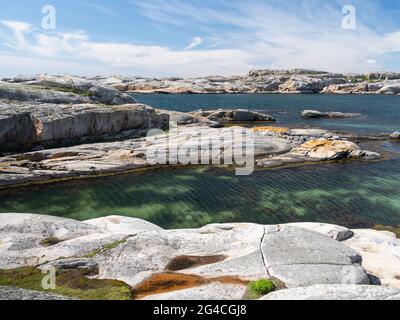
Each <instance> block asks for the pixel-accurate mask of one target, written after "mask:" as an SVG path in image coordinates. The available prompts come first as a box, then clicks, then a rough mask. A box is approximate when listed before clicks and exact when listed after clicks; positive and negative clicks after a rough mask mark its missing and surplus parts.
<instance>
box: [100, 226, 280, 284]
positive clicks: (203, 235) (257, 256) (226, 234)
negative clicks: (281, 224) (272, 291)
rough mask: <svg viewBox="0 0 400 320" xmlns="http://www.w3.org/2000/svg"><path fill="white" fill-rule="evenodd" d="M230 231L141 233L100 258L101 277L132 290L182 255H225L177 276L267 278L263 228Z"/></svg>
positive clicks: (201, 230)
mask: <svg viewBox="0 0 400 320" xmlns="http://www.w3.org/2000/svg"><path fill="white" fill-rule="evenodd" d="M233 227H234V228H233V229H231V230H225V231H224V230H221V229H219V228H214V227H204V228H201V229H195V230H169V231H158V232H154V231H153V232H144V233H140V234H138V235H136V236H135V237H132V238H130V239H128V240H127V241H126V242H125V243H123V244H121V245H120V246H119V247H118V248H116V249H114V250H111V251H109V252H107V253H105V254H103V255H100V256H99V260H98V261H99V271H100V277H101V278H102V279H118V280H121V281H124V282H126V283H128V284H130V285H132V286H134V285H137V284H139V283H140V282H142V281H143V280H144V279H146V278H148V277H149V276H150V275H151V274H154V273H160V272H163V271H165V268H166V266H167V265H168V263H169V262H170V261H171V260H172V259H173V258H175V257H178V256H182V255H189V256H215V255H224V256H226V257H227V258H226V259H225V260H223V261H221V262H218V263H214V264H210V265H205V266H199V267H194V268H189V269H184V270H180V271H179V272H180V273H187V274H194V275H199V276H203V277H218V276H238V277H240V278H242V279H249V280H253V279H260V278H261V279H262V278H265V277H268V273H267V270H266V268H265V265H264V263H263V259H262V255H261V252H260V243H261V239H262V237H263V235H264V232H265V231H264V230H265V228H264V227H263V226H260V225H254V224H233ZM270 228H271V229H275V227H272V226H271V227H270Z"/></svg>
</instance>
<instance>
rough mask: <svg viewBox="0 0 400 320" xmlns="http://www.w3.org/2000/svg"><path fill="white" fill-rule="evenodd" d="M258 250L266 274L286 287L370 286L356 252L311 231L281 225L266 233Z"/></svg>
mask: <svg viewBox="0 0 400 320" xmlns="http://www.w3.org/2000/svg"><path fill="white" fill-rule="evenodd" d="M261 250H262V252H263V257H264V262H265V265H266V266H267V268H268V272H269V274H270V275H271V276H273V277H275V278H277V279H279V280H281V281H282V282H283V283H285V285H286V286H287V287H288V288H292V287H304V286H310V285H314V284H346V283H348V284H369V283H370V281H369V278H368V276H367V274H366V273H365V271H364V270H363V268H362V267H361V262H362V259H361V256H360V255H359V254H358V253H357V252H356V251H354V250H352V249H350V248H348V247H347V246H345V245H343V244H341V243H340V242H337V241H335V240H332V239H329V238H328V237H326V236H324V235H321V234H320V233H317V232H314V231H310V230H307V229H302V228H297V227H290V226H283V227H281V228H279V230H278V232H271V233H266V235H265V237H264V238H263V241H262V243H261Z"/></svg>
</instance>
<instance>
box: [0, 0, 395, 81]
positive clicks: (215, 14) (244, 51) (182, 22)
mask: <svg viewBox="0 0 400 320" xmlns="http://www.w3.org/2000/svg"><path fill="white" fill-rule="evenodd" d="M216 1H217V0H216ZM355 1H356V0H355ZM275 2H276V3H275ZM218 3H219V4H222V5H223V6H224V7H223V10H222V9H221V8H216V7H213V6H206V5H203V6H201V5H200V2H199V3H197V1H196V0H193V2H187V1H181V0H168V1H167V0H148V1H138V2H137V4H136V6H137V7H139V8H140V10H139V12H141V13H142V14H143V15H145V16H146V17H148V18H150V19H152V20H155V21H157V22H158V23H162V24H165V25H167V26H169V27H171V26H172V28H177V27H179V28H187V29H188V30H191V29H190V28H191V27H195V28H196V32H202V34H203V33H204V37H203V38H201V37H194V38H193V39H192V41H191V43H190V44H189V45H188V46H187V47H186V48H185V49H183V50H175V49H171V48H170V47H168V46H161V45H159V46H158V45H153V46H151V45H140V44H131V43H120V42H99V41H94V40H92V39H91V37H90V36H89V35H88V34H87V33H85V32H84V31H73V32H68V33H60V32H53V33H48V32H46V33H45V32H42V31H41V30H40V29H37V28H35V27H34V26H31V25H29V24H27V23H24V22H18V21H2V22H1V25H2V26H3V27H7V28H8V29H9V31H11V33H12V37H11V39H10V37H9V38H7V39H6V40H7V41H6V43H7V44H8V46H10V47H12V48H13V49H14V50H15V52H16V53H17V54H19V55H22V56H27V55H30V57H31V58H35V59H37V61H41V62H42V61H45V59H44V58H47V59H50V60H51V61H65V63H66V64H68V63H74V68H72V69H71V72H75V73H80V72H82V73H84V72H83V70H84V71H85V72H87V70H88V69H87V68H81V67H79V66H82V65H84V64H90V65H91V66H96V67H93V68H91V69H90V70H103V71H105V70H111V73H122V74H130V75H143V76H203V75H212V74H220V75H232V74H243V73H246V72H247V71H248V69H249V66H252V67H253V68H268V67H270V68H272V67H273V68H282V69H287V68H313V69H320V70H327V71H334V72H365V71H373V70H377V69H379V70H383V69H385V66H386V65H385V61H386V60H385V59H387V60H388V61H390V60H391V59H392V60H393V54H394V55H399V53H400V31H397V30H392V31H390V32H389V31H386V32H382V31H381V32H378V31H377V30H376V29H372V28H371V27H368V26H367V24H365V23H363V20H362V19H358V27H357V30H343V29H342V28H341V19H342V15H341V10H338V8H335V7H332V6H329V5H326V3H325V4H322V2H321V1H314V0H310V1H307V3H304V2H298V3H297V4H296V5H294V4H293V3H295V2H293V3H291V5H289V4H288V3H286V2H279V1H278V0H270V1H269V2H265V1H257V0H252V1H251V5H249V3H250V0H243V1H223V0H219V1H218ZM371 11H373V10H371ZM202 26H203V27H204V29H203V30H200V29H201V27H202ZM221 26H223V28H220V27H221ZM0 36H1V34H0ZM222 39H223V42H222ZM3 40H5V39H4V38H3ZM4 42H5V41H3V43H4ZM200 45H202V46H203V47H204V48H203V47H202V50H194V49H196V48H198V46H200ZM217 47H218V48H217ZM371 57H373V58H374V59H372V58H371ZM50 60H49V61H50ZM21 61H22V60H21ZM61 63H62V62H61ZM26 67H27V68H28V67H29V68H31V69H32V68H36V69H37V70H36V72H47V70H48V69H50V68H49V66H48V65H47V64H46V63H37V64H36V65H34V66H31V65H29V66H28V65H27V66H26ZM396 67H397V68H398V66H396ZM93 72H94V71H93ZM96 72H97V71H96Z"/></svg>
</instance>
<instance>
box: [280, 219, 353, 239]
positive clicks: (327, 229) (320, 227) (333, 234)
mask: <svg viewBox="0 0 400 320" xmlns="http://www.w3.org/2000/svg"><path fill="white" fill-rule="evenodd" d="M286 225H287V226H293V227H299V228H303V229H308V230H312V231H315V232H318V233H321V234H323V235H326V236H328V237H329V238H332V239H333V240H337V241H344V240H348V239H350V238H351V237H353V235H354V232H353V231H352V230H350V229H347V228H345V227H340V226H336V225H333V224H328V223H315V222H297V223H288V224H286Z"/></svg>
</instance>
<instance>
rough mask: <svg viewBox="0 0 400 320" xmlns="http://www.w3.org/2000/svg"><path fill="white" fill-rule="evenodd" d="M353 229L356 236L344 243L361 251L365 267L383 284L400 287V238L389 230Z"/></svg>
mask: <svg viewBox="0 0 400 320" xmlns="http://www.w3.org/2000/svg"><path fill="white" fill-rule="evenodd" d="M353 231H354V233H355V235H354V237H353V238H351V239H349V240H347V241H345V242H344V244H346V245H347V246H349V247H350V248H353V249H354V250H357V251H358V252H360V254H361V255H362V257H363V266H364V268H365V269H366V270H367V272H368V273H369V274H372V275H374V276H376V277H378V278H379V279H380V281H381V283H382V285H385V286H390V287H396V288H399V289H400V239H397V238H396V235H395V234H393V233H391V232H387V231H376V230H353Z"/></svg>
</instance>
